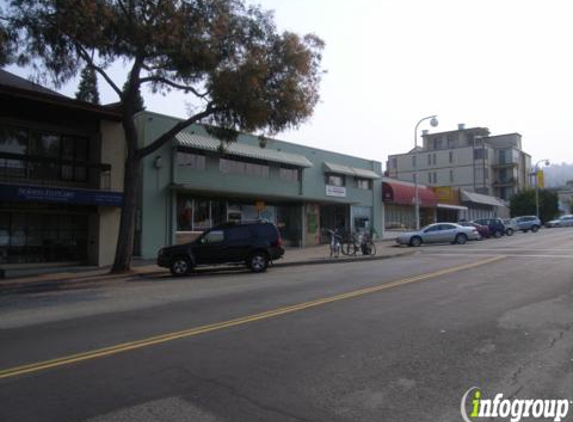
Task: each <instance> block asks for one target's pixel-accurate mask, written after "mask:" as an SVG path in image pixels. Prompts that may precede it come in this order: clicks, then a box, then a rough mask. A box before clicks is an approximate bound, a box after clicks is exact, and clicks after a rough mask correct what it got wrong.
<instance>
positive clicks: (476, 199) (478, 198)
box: [460, 189, 505, 207]
mask: <svg viewBox="0 0 573 422" xmlns="http://www.w3.org/2000/svg"><path fill="white" fill-rule="evenodd" d="M460 192H461V201H462V202H472V203H474V204H482V205H489V206H491V207H505V204H503V203H502V202H501V201H500V200H498V199H497V198H495V197H493V196H489V195H484V194H481V193H475V192H468V191H465V190H463V189H462V190H460Z"/></svg>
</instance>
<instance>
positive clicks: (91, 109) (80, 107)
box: [0, 84, 121, 121]
mask: <svg viewBox="0 0 573 422" xmlns="http://www.w3.org/2000/svg"><path fill="white" fill-rule="evenodd" d="M0 96H3V97H6V98H9V99H13V100H26V101H30V102H34V103H39V104H45V105H47V106H56V107H61V108H64V109H69V110H74V111H77V112H82V113H88V114H89V115H92V116H94V117H97V118H99V119H104V120H112V121H121V112H120V111H119V110H117V109H116V108H111V107H106V106H100V105H95V104H90V103H87V102H85V101H79V100H75V99H73V98H68V97H65V96H63V95H59V94H50V93H47V92H40V91H31V90H28V89H22V88H18V87H13V86H8V85H2V84H0Z"/></svg>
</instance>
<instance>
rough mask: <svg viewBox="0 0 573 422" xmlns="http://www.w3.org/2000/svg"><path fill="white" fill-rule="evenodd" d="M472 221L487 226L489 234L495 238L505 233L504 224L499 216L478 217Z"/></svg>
mask: <svg viewBox="0 0 573 422" xmlns="http://www.w3.org/2000/svg"><path fill="white" fill-rule="evenodd" d="M472 223H476V224H481V225H482V226H487V227H488V228H489V232H490V233H491V236H493V237H495V238H500V237H501V236H503V235H505V224H504V223H503V220H502V219H501V218H478V219H477V220H474V221H472Z"/></svg>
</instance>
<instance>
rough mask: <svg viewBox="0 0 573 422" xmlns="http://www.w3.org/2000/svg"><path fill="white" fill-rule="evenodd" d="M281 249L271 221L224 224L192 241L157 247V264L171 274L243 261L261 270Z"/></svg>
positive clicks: (280, 240)
mask: <svg viewBox="0 0 573 422" xmlns="http://www.w3.org/2000/svg"><path fill="white" fill-rule="evenodd" d="M284 252H285V251H284V248H283V241H282V238H281V235H280V233H279V231H278V229H277V227H276V226H275V225H274V224H272V223H269V222H256V223H246V224H236V223H227V224H223V225H220V226H216V227H213V228H212V229H210V230H207V231H205V232H204V233H203V234H202V235H201V236H200V237H199V238H197V239H196V240H195V241H193V242H191V243H186V244H183V245H175V246H167V247H164V248H162V249H160V250H159V252H158V256H157V265H159V266H160V267H165V268H169V269H170V270H171V274H173V275H174V276H183V275H186V274H189V272H191V270H192V269H193V268H195V267H198V266H201V265H219V264H245V265H246V266H247V267H248V268H250V269H251V270H252V271H253V272H256V273H260V272H264V271H266V269H267V267H268V265H269V262H271V261H274V260H276V259H279V258H281V257H282V256H283V255H284Z"/></svg>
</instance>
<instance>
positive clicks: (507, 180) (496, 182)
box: [493, 177, 517, 187]
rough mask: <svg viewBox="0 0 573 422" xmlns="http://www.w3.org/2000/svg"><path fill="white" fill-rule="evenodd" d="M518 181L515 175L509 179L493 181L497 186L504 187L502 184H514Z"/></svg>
mask: <svg viewBox="0 0 573 422" xmlns="http://www.w3.org/2000/svg"><path fill="white" fill-rule="evenodd" d="M516 183H517V180H516V179H515V178H513V177H510V178H508V179H499V180H496V181H494V182H493V185H494V186H495V187H502V186H514V185H515V184H516Z"/></svg>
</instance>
